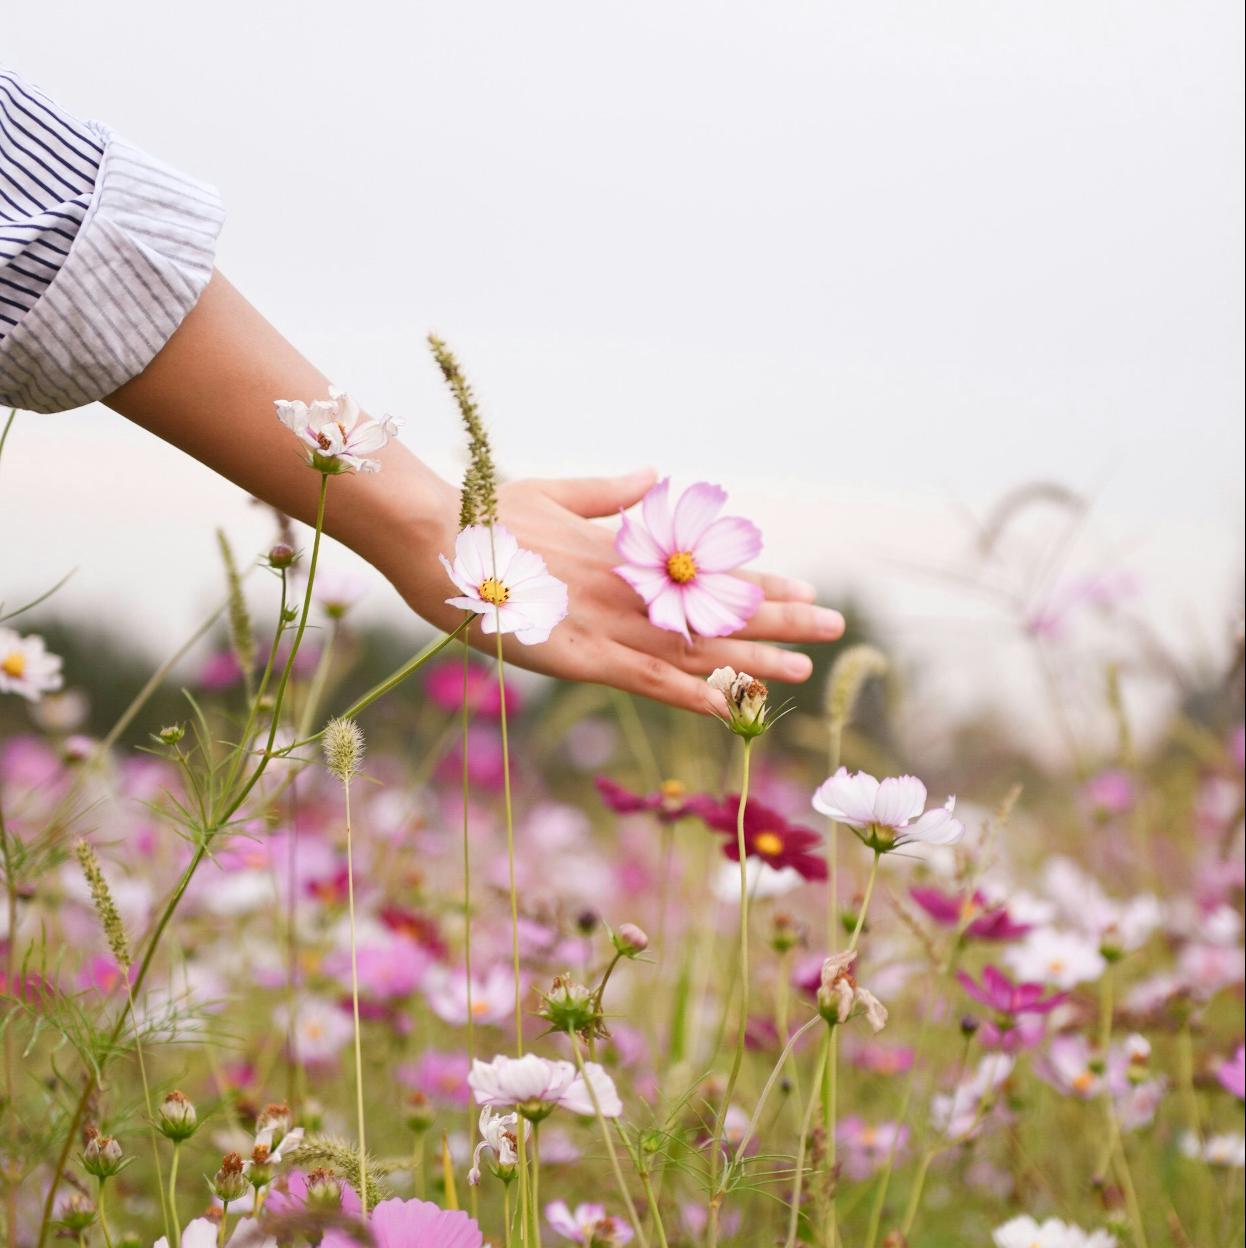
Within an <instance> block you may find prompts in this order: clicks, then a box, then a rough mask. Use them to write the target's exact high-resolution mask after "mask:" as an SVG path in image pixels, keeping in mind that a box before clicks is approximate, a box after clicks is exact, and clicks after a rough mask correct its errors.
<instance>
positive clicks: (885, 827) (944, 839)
mask: <svg viewBox="0 0 1246 1248" xmlns="http://www.w3.org/2000/svg"><path fill="white" fill-rule="evenodd" d="M813 808H814V810H816V811H818V812H819V813H821V814H823V815H826V816H827V818H829V819H834V820H835V821H836V822H837V823H846V824H847V825H848V826H849V827H850V828H852V829H853V830H854V831H855V832H856V833H857V835H858V836H860V838H861V839H862V840H863V841H864V842H865V843H866V844H867V845H868V846H869V847H870V848H871V849H874V850H876V851H878V852H879V853H885V852H886V851H887V850H890V849H898V848H899V847H900V846H901V845H908V844H912V843H914V842H920V843H922V844H925V845H955V844H956V842H957V841H959V840H960V839H961V837H962V836H964V835H965V827H964V824H962V823H961V822H960V820H959V819H954V818H953V817H952V811H953V810H955V809H956V798H955V797H949V798H948V799H947V802H946V803H945V804H944V805H943V806H941V807H935V808H934V809H933V810H926V786H925V785H924V784H922V782H921V781H920V780H918V779H917V777H916V776H895V777H892V778H891V779H887V780H883V781H881V782H880V781H878V780H876V779H875V778H874V777H873V776H871V775H867V774H866V773H865V772H864V771H858V772H855V773H854V772H850V771H849V770H848V768H847V767H841V768H840V769H839V770H838V771H837V772H836V773H835V774H834V775H833V776H832V777H831V778H830V779H829V780H827V781H826V782H825V783H824V784H822V785H821V786H820V787H819V789H818V791H817V792H816V793H815V794H814V795H813ZM923 811H925V813H924V814H923V813H922V812H923Z"/></svg>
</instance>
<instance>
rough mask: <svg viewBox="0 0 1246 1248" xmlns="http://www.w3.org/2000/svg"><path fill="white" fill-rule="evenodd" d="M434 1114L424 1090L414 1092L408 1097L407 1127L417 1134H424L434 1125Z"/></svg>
mask: <svg viewBox="0 0 1246 1248" xmlns="http://www.w3.org/2000/svg"><path fill="white" fill-rule="evenodd" d="M435 1117H436V1115H434V1113H433V1111H432V1108H431V1106H430V1105H429V1103H428V1097H426V1096H425V1095H424V1093H423V1092H412V1093H411V1094H410V1095H409V1096H408V1097H407V1128H408V1129H409V1130H411V1131H414V1132H415V1134H416V1135H423V1134H424V1132H425V1131H427V1130H428V1128H429V1127H431V1126H432V1125H433V1120H434V1118H435Z"/></svg>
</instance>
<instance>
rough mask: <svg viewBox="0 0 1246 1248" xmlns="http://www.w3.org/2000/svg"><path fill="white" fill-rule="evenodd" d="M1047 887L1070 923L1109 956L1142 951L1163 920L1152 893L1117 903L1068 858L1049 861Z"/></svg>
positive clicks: (1045, 884)
mask: <svg viewBox="0 0 1246 1248" xmlns="http://www.w3.org/2000/svg"><path fill="white" fill-rule="evenodd" d="M1043 885H1044V888H1045V890H1046V892H1047V895H1048V896H1049V897H1050V898H1051V900H1052V901H1053V902H1055V904H1056V906H1057V908H1058V909H1059V911H1060V912H1061V913H1062V914H1063V915H1064V917H1065V918H1066V919H1067V921H1068V922H1069V924H1070V925H1071V926H1072V927H1074V928H1075V929H1076V930H1077V931H1079V932H1083V933H1085V934H1086V935H1087V936H1088V937H1090V938H1092V939H1093V940H1094V941H1095V943H1096V944H1097V945H1098V947H1099V949H1100V951H1101V952H1102V953H1104V954H1105V955H1106V956H1109V957H1119V956H1120V955H1121V954H1125V953H1132V952H1133V951H1134V950H1135V949H1139V948H1141V946H1142V945H1143V944H1145V943H1146V941H1147V940H1149V939H1150V937H1151V934H1152V933H1153V932H1154V931H1155V930H1156V929H1157V928H1158V927H1159V925H1160V922H1161V920H1162V918H1163V913H1162V911H1161V909H1160V905H1159V901H1158V900H1157V899H1156V898H1155V897H1153V896H1152V895H1151V894H1149V893H1139V894H1137V895H1136V896H1134V897H1131V898H1129V899H1128V900H1127V901H1117V900H1115V899H1114V898H1111V897H1109V896H1108V895H1107V894H1106V893H1105V892H1104V891H1103V889H1102V888H1100V886H1099V884H1098V881H1096V880H1094V879H1093V878H1092V877H1091V876H1089V875H1087V874H1086V872H1085V871H1083V870H1082V869H1081V867H1079V866H1078V865H1077V864H1076V863H1075V862H1073V861H1072V860H1070V859H1068V858H1063V857H1059V856H1057V857H1055V858H1052V859H1050V860H1049V861H1048V863H1047V866H1046V868H1045V869H1044V872H1043Z"/></svg>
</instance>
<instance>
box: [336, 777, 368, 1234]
mask: <svg viewBox="0 0 1246 1248" xmlns="http://www.w3.org/2000/svg"><path fill="white" fill-rule="evenodd" d="M342 794H343V797H344V799H345V802H346V910H347V917H348V922H349V925H350V1001H351V1011H352V1013H353V1015H354V1020H355V1114H356V1118H357V1122H358V1127H357V1129H358V1132H359V1207H360V1210H361V1211H362V1213H363V1219H364V1221H365V1222H366V1221H367V1220H368V1142H367V1138H366V1133H365V1118H364V1112H363V1038H362V1034H361V1029H360V1026H359V942H358V933H357V928H356V924H355V854H354V843H353V836H352V832H351V819H350V781H349V780H344V781H343V782H342Z"/></svg>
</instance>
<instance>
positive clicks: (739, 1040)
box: [707, 737, 753, 1248]
mask: <svg viewBox="0 0 1246 1248" xmlns="http://www.w3.org/2000/svg"><path fill="white" fill-rule="evenodd" d="M752 752H753V740H752V738H751V737H745V738H744V758H743V762H742V763H741V771H740V801H739V804H738V805H737V807H736V852H737V853H738V854H739V858H740V952H739V960H740V1021H739V1025H738V1026H737V1028H736V1044H735V1054H734V1055H733V1057H732V1059H731V1069H730V1071H729V1072H728V1074H727V1086H726V1088H725V1089H724V1090H723V1099H722V1104H721V1105H720V1106H719V1109H718V1115H717V1117H716V1118H715V1119H714V1135H713V1138H712V1140H711V1141H710V1149H711V1152H710V1166H711V1174H712V1178H713V1186H714V1198H713V1199H712V1200H711V1201H710V1214H709V1233H708V1236H707V1243H708V1244H709V1246H710V1248H714V1245H716V1244H717V1242H718V1210H719V1207H720V1206H721V1204H722V1196H723V1192H724V1190H725V1182H726V1178H727V1175H728V1174H729V1173H730V1168H729V1167H723V1164H722V1138H723V1130H724V1128H725V1126H726V1122H727V1110H728V1109H729V1108H730V1107H731V1098H732V1096H733V1095H734V1094H735V1086H736V1083H737V1082H738V1081H739V1078H740V1071H741V1069H742V1068H743V1066H744V1048H745V1042H746V1040H747V1038H748V1006H749V999H748V998H749V982H748V980H749V974H748V970H749V968H748V937H749V923H748V918H749V905H748V903H749V890H748V853H747V844H746V842H745V838H744V814H745V811H746V810H747V809H748V787H749V762H750V760H751V757H752ZM720 1168H722V1174H721V1175H720V1173H719V1171H720Z"/></svg>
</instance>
